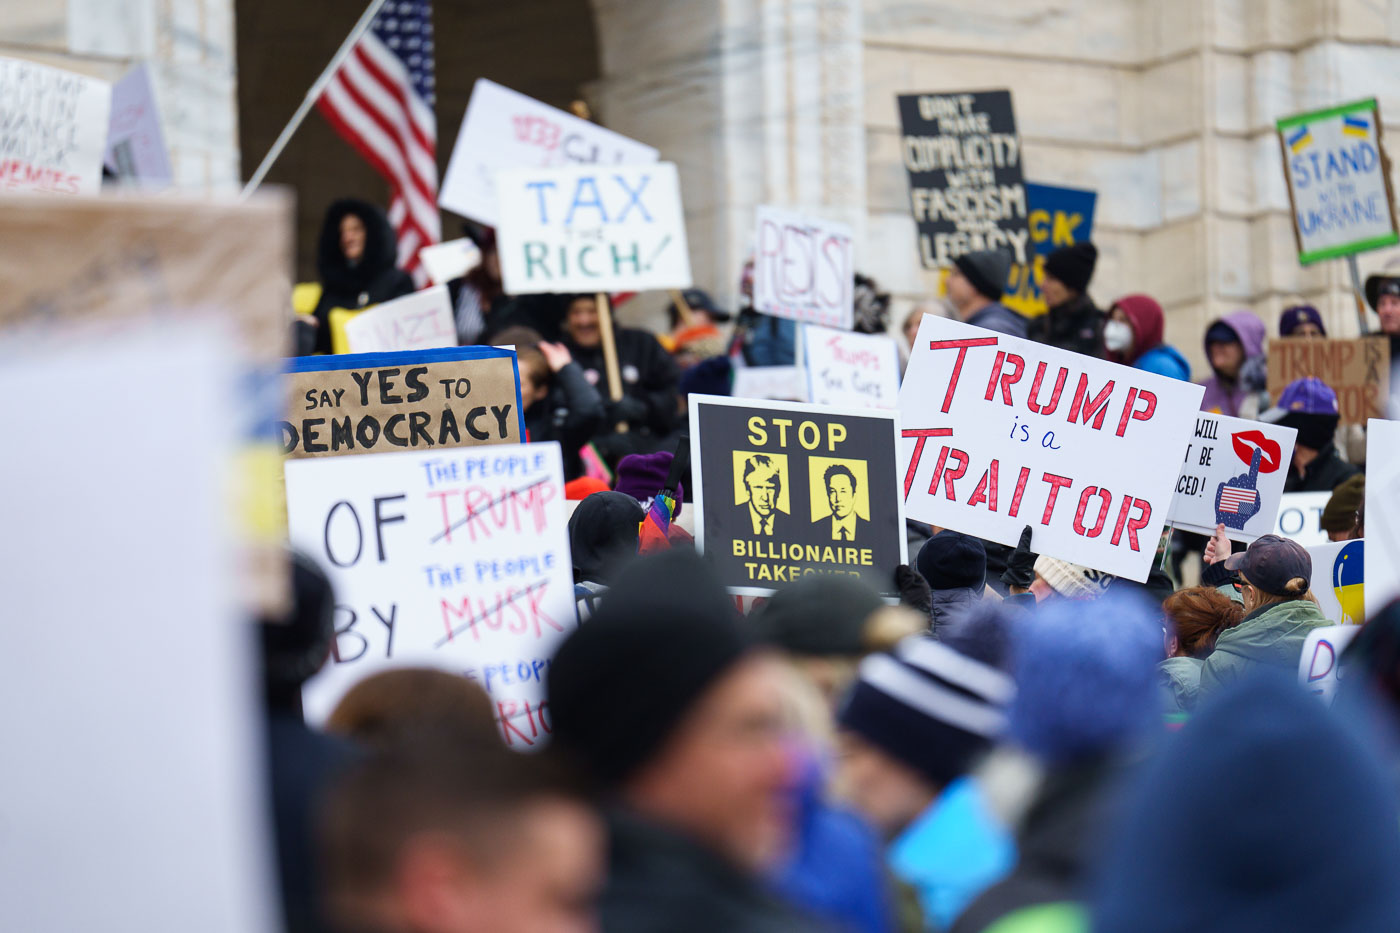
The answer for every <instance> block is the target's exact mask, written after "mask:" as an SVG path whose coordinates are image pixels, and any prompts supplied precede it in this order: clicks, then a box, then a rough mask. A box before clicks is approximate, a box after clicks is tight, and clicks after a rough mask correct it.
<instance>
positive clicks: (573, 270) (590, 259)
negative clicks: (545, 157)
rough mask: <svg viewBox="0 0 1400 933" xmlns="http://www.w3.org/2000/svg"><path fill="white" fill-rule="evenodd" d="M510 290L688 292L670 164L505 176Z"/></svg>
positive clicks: (504, 240) (504, 251) (505, 268)
mask: <svg viewBox="0 0 1400 933" xmlns="http://www.w3.org/2000/svg"><path fill="white" fill-rule="evenodd" d="M499 192H500V196H501V209H502V213H501V225H500V230H499V234H500V240H499V242H500V255H501V273H502V275H503V276H504V278H505V287H506V291H507V292H508V293H510V294H513V295H526V294H537V293H541V292H588V293H593V292H616V291H638V292H640V291H647V290H650V289H667V288H689V287H690V254H689V251H688V249H687V247H686V242H685V218H684V216H682V213H681V190H680V182H679V180H678V179H677V176H676V167H675V165H673V164H671V163H670V162H658V163H656V164H654V165H632V166H626V165H619V166H612V167H607V168H603V167H586V168H570V169H553V170H542V169H531V170H521V171H510V172H502V173H501V174H500V176H499Z"/></svg>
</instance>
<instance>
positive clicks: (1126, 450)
mask: <svg viewBox="0 0 1400 933" xmlns="http://www.w3.org/2000/svg"><path fill="white" fill-rule="evenodd" d="M1203 392H1204V390H1203V389H1202V388H1201V387H1200V386H1196V385H1191V384H1190V383H1186V382H1180V381H1178V380H1175V379H1168V378H1166V377H1165V376H1158V375H1156V374H1154V373H1148V372H1144V371H1142V370H1138V369H1132V368H1130V367H1127V366H1119V365H1117V364H1115V363H1107V362H1104V361H1103V360H1096V359H1091V358H1089V357H1086V356H1081V355H1079V354H1077V353H1071V352H1068V351H1065V350H1058V349H1056V348H1054V347H1048V346H1044V345H1042V344H1038V343H1033V342H1031V341H1029V340H1021V339H1018V338H1015V337H1007V336H1005V335H1002V334H995V333H992V332H991V331H988V330H984V329H982V328H980V327H973V326H971V325H968V324H963V323H961V322H958V321H952V320H948V319H946V318H940V317H936V316H934V315H925V316H924V320H923V323H922V324H921V325H920V327H919V334H918V337H917V338H916V339H915V341H914V351H913V354H912V356H911V357H910V360H909V369H908V371H907V372H906V373H905V376H904V385H903V386H902V387H901V388H900V392H899V410H900V413H901V420H902V430H901V437H900V445H899V463H900V478H901V482H902V483H903V491H904V496H905V501H906V510H907V512H908V515H909V517H910V518H915V519H919V520H921V521H926V522H929V523H931V524H934V525H938V526H940V527H944V528H954V529H956V530H958V531H962V532H965V533H967V534H972V535H977V536H978V537H981V538H987V539H990V540H992V541H999V542H1001V543H1003V544H1009V545H1015V544H1016V542H1017V541H1018V539H1019V538H1020V534H1021V529H1022V528H1024V527H1025V526H1026V525H1031V526H1032V527H1033V528H1034V529H1035V532H1034V537H1033V539H1032V547H1033V548H1034V549H1035V550H1036V551H1037V552H1039V553H1041V554H1049V555H1050V556H1052V557H1061V558H1064V559H1066V560H1069V561H1072V562H1074V563H1077V564H1082V565H1084V566H1086V567H1090V568H1093V569H1095V570H1102V571H1104V572H1106V573H1111V574H1115V575H1117V576H1120V577H1125V578H1127V579H1130V580H1137V581H1139V582H1141V581H1143V580H1146V579H1147V574H1148V572H1149V571H1150V570H1151V565H1152V556H1153V553H1154V551H1155V550H1156V547H1157V539H1158V537H1159V536H1160V535H1161V532H1162V525H1163V523H1164V522H1165V521H1166V518H1167V513H1168V511H1169V510H1170V508H1171V502H1172V494H1173V489H1174V488H1175V486H1176V479H1177V474H1178V472H1179V468H1180V464H1181V456H1182V451H1183V450H1185V448H1186V445H1187V443H1188V442H1189V437H1190V434H1191V427H1192V425H1193V424H1194V423H1195V416H1196V412H1197V409H1199V408H1200V404H1201V395H1202V393H1203Z"/></svg>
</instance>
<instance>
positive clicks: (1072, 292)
mask: <svg viewBox="0 0 1400 933" xmlns="http://www.w3.org/2000/svg"><path fill="white" fill-rule="evenodd" d="M1098 259H1099V251H1098V248H1097V247H1096V246H1094V244H1093V243H1089V242H1084V243H1075V244H1073V245H1072V246H1064V247H1061V248H1060V249H1057V250H1055V251H1054V252H1052V253H1051V254H1050V255H1048V256H1046V257H1045V267H1044V277H1043V280H1042V282H1041V286H1040V290H1041V295H1042V296H1043V297H1044V298H1045V306H1046V308H1047V310H1046V312H1045V314H1043V315H1041V316H1040V317H1039V318H1036V319H1035V320H1033V321H1032V322H1031V333H1030V336H1031V339H1033V340H1037V341H1039V342H1040V343H1045V344H1049V345H1051V346H1054V347H1059V348H1060V349H1061V350H1073V351H1074V352H1075V353H1082V354H1084V355H1085V356H1096V357H1099V358H1100V359H1102V358H1103V357H1104V355H1105V350H1104V347H1103V322H1104V315H1103V312H1102V311H1100V310H1099V309H1098V308H1096V307H1094V303H1093V301H1092V300H1091V299H1090V298H1089V294H1088V290H1089V281H1090V280H1091V279H1092V278H1093V277H1094V266H1095V265H1096V264H1097V263H1098Z"/></svg>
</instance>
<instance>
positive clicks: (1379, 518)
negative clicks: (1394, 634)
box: [1366, 418, 1400, 619]
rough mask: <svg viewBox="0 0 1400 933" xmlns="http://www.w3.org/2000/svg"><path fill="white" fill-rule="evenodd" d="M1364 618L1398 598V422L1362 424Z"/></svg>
mask: <svg viewBox="0 0 1400 933" xmlns="http://www.w3.org/2000/svg"><path fill="white" fill-rule="evenodd" d="M1366 550H1367V552H1368V553H1367V555H1366V618H1368V619H1369V618H1370V617H1371V616H1373V615H1375V614H1376V613H1377V612H1379V611H1381V609H1383V608H1385V606H1386V604H1387V603H1389V602H1390V601H1391V600H1393V599H1396V598H1397V597H1400V421H1382V420H1380V419H1379V418H1376V419H1372V420H1371V421H1370V422H1368V423H1367V425H1366Z"/></svg>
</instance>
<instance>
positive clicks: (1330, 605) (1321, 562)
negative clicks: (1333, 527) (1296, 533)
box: [1308, 539, 1366, 625]
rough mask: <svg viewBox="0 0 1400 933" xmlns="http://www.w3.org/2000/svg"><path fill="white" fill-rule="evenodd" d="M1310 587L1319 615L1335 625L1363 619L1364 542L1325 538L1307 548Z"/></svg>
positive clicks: (1352, 622)
mask: <svg viewBox="0 0 1400 933" xmlns="http://www.w3.org/2000/svg"><path fill="white" fill-rule="evenodd" d="M1308 557H1310V558H1311V559H1312V580H1311V583H1310V589H1311V590H1312V594H1313V596H1315V597H1317V605H1318V608H1320V609H1321V610H1322V614H1323V615H1325V616H1326V617H1327V618H1329V619H1331V620H1332V621H1333V622H1335V623H1337V624H1338V625H1360V624H1361V623H1362V622H1365V621H1366V600H1365V589H1366V587H1365V580H1366V576H1365V573H1366V571H1365V566H1366V542H1365V541H1362V540H1360V539H1357V540H1355V541H1329V542H1328V543H1327V544H1319V545H1317V546H1315V547H1310V548H1308Z"/></svg>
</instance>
